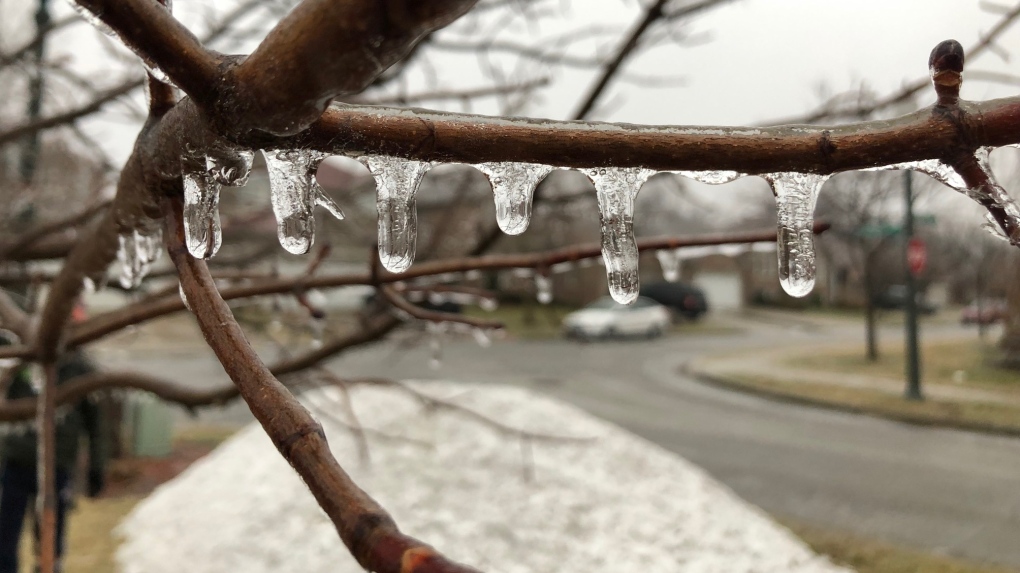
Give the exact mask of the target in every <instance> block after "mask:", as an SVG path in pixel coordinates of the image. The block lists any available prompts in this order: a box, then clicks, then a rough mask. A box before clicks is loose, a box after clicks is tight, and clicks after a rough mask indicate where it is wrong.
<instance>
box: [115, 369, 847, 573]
mask: <svg viewBox="0 0 1020 573" xmlns="http://www.w3.org/2000/svg"><path fill="white" fill-rule="evenodd" d="M413 388H415V389H417V390H418V391H420V392H423V393H427V394H428V395H430V396H435V397H440V398H443V399H444V400H447V401H449V402H453V403H456V404H458V405H462V406H464V407H465V408H468V409H470V410H471V411H473V412H478V413H482V414H484V415H486V416H488V417H491V418H493V419H496V420H499V421H500V422H501V423H503V424H506V425H508V426H511V427H513V428H519V429H524V430H527V431H529V432H536V433H542V434H550V435H556V436H574V437H583V438H589V437H590V438H594V439H593V440H590V441H580V442H577V441H572V442H567V441H558V442H549V441H544V440H539V439H522V438H521V437H520V436H516V435H510V434H507V433H501V432H499V431H498V430H497V429H495V428H494V427H492V426H489V425H486V424H483V423H482V422H480V421H479V420H477V419H475V418H473V417H472V416H471V415H468V414H465V413H464V412H460V411H457V410H448V409H440V410H438V411H431V412H430V411H426V410H425V409H424V408H423V406H422V402H421V401H419V400H418V399H416V398H415V397H413V396H412V395H410V394H409V393H408V392H406V391H404V390H401V389H399V388H392V387H391V388H379V387H358V388H355V389H353V390H352V391H351V392H350V396H351V402H352V405H353V408H354V411H355V413H356V414H357V416H358V418H359V419H360V420H362V421H363V423H364V425H365V427H366V428H371V431H370V432H369V433H368V441H369V444H370V449H369V455H370V457H371V461H370V462H369V463H364V462H362V461H360V457H359V450H358V442H357V441H356V440H355V439H354V438H353V437H352V435H351V433H350V432H349V431H348V430H347V429H345V428H344V426H343V425H342V424H341V423H338V422H337V421H331V420H330V418H332V419H333V420H344V421H349V419H345V418H344V416H342V415H341V414H339V413H342V412H345V411H346V409H345V408H344V407H343V402H342V400H343V399H344V398H343V396H342V395H340V394H339V393H337V394H335V395H333V394H330V391H331V390H326V391H316V392H315V393H311V394H307V395H306V396H305V402H306V404H309V405H310V407H311V409H312V411H313V413H321V412H323V411H324V409H325V408H329V412H330V414H329V416H330V417H324V418H323V419H322V423H323V426H324V428H325V430H326V433H327V435H328V437H329V443H330V446H331V448H332V449H333V452H334V454H335V455H336V456H337V458H338V459H339V460H340V463H341V464H342V465H344V466H345V467H346V468H347V469H348V470H349V471H350V472H351V474H352V475H353V477H354V479H355V480H356V481H357V482H358V483H359V484H361V486H362V487H364V488H365V489H366V490H367V491H368V492H369V493H370V494H371V495H373V496H374V497H375V498H376V499H377V500H379V501H380V502H381V503H382V505H383V506H384V507H386V508H387V509H388V510H389V511H390V512H391V513H392V514H393V516H394V517H395V519H396V520H397V523H398V524H399V525H400V526H401V528H402V529H403V530H404V531H405V532H407V533H409V534H410V535H413V536H416V537H418V538H420V539H422V540H425V541H426V542H428V543H431V544H432V545H434V546H435V547H437V548H438V549H439V550H440V551H442V552H444V553H445V554H446V555H448V556H449V557H451V558H452V559H455V560H458V561H461V562H463V563H466V564H470V565H473V566H476V567H478V568H480V569H481V570H483V571H488V572H494V571H501V572H508V573H509V572H521V573H524V572H527V573H539V572H545V571H559V572H568V571H579V572H580V571H584V572H585V573H593V572H599V571H605V572H612V573H619V572H632V571H696V572H708V571H718V572H721V573H722V572H724V573H738V572H741V571H755V572H769V571H775V572H777V573H778V572H782V573H797V572H819V573H825V572H837V571H843V570H842V569H840V568H838V567H835V566H833V565H832V564H831V563H829V562H828V561H827V560H825V559H824V558H822V557H819V556H817V555H815V554H813V553H812V552H811V551H810V549H808V548H807V547H806V546H805V545H804V544H803V543H802V542H801V541H800V540H798V539H797V538H796V537H794V536H793V535H792V534H791V533H789V532H788V531H786V530H785V529H783V528H782V527H780V526H778V525H776V524H775V523H774V522H772V521H771V520H770V519H769V518H768V517H767V516H765V515H764V514H763V513H762V512H761V511H760V510H758V509H757V508H755V507H753V506H751V505H749V504H748V503H746V502H744V501H742V500H741V499H739V498H737V497H736V496H735V495H734V494H733V493H732V492H730V491H729V490H728V489H726V488H725V487H723V486H722V485H720V484H718V483H717V482H715V481H714V480H713V479H712V478H711V477H709V476H708V475H707V474H706V473H705V472H704V471H702V470H701V469H700V468H698V467H696V466H694V465H692V464H690V463H689V462H687V461H685V460H683V459H681V458H678V457H677V456H675V455H673V454H671V453H669V452H666V451H664V450H662V449H660V448H659V447H657V446H655V445H653V444H650V443H649V442H647V441H644V440H642V439H640V438H637V437H635V436H633V435H631V434H629V433H626V432H624V431H622V430H620V429H619V428H617V427H615V426H612V425H609V424H607V423H605V422H602V421H600V420H598V419H595V418H593V417H591V416H589V415H587V414H585V413H583V412H580V411H579V410H577V409H575V408H573V407H570V406H567V405H564V404H562V403H560V402H557V401H554V400H552V399H549V398H546V397H543V396H541V395H538V394H535V393H532V392H529V391H527V390H523V389H518V388H508V387H499V386H481V385H477V386H466V385H460V384H451V383H442V384H440V383H428V384H416V385H414V386H413ZM333 413H337V414H333ZM528 475H530V479H529V478H527V477H526V476H528ZM121 533H122V534H123V535H124V537H125V541H124V544H123V545H122V546H121V548H120V551H119V553H118V558H119V560H120V563H121V565H122V567H123V570H124V571H125V572H126V573H135V572H142V571H144V572H147V573H159V572H162V571H166V572H168V573H170V572H172V573H178V572H180V571H188V572H190V573H203V572H217V573H219V572H222V571H245V572H246V573H261V572H270V571H272V572H274V573H279V572H283V571H300V572H302V573H317V572H323V573H325V572H329V573H336V572H343V571H349V572H352V573H354V572H357V571H361V569H360V567H359V566H358V565H357V563H356V562H355V561H354V560H353V558H351V557H350V555H349V554H348V553H347V551H346V549H344V547H343V546H342V544H341V543H340V542H339V540H338V538H337V536H336V532H335V530H334V529H333V526H332V525H331V524H330V522H329V521H328V520H327V518H326V516H325V515H324V514H323V513H322V511H321V510H320V509H319V508H318V506H317V505H316V504H315V501H314V500H313V498H312V496H311V494H309V493H308V491H307V490H306V489H305V487H304V485H303V484H302V482H301V480H300V479H299V478H298V477H297V475H296V474H295V473H294V471H293V470H292V469H291V468H290V466H288V464H287V462H285V461H284V460H283V459H282V458H280V456H279V455H278V454H277V452H276V451H275V449H274V448H273V446H272V444H271V443H270V441H269V439H268V438H266V437H265V435H264V434H263V432H262V430H261V428H259V427H257V426H252V427H249V428H247V429H245V430H243V431H241V432H240V433H239V434H237V435H236V436H235V437H233V438H232V439H230V440H229V441H227V442H226V443H224V444H223V445H222V446H220V447H219V448H218V449H217V450H216V451H214V452H213V453H211V454H210V455H209V456H207V457H206V458H204V459H202V460H200V461H199V462H197V463H196V464H194V465H193V466H192V467H191V468H189V469H188V470H187V471H186V472H185V473H183V474H182V475H181V476H179V477H178V478H176V479H174V480H173V481H171V482H169V483H167V484H165V485H164V486H162V487H161V488H159V489H158V490H156V491H155V492H154V493H153V494H152V495H151V496H150V497H149V498H147V499H146V500H145V501H143V502H142V503H140V504H139V505H138V507H137V508H136V509H135V510H134V511H133V512H132V514H131V515H130V516H129V517H128V518H127V519H126V520H125V521H124V522H123V523H122V524H121Z"/></svg>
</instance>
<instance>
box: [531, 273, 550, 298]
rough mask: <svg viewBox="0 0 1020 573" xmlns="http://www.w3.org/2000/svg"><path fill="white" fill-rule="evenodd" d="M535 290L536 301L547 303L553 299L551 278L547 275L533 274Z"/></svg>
mask: <svg viewBox="0 0 1020 573" xmlns="http://www.w3.org/2000/svg"><path fill="white" fill-rule="evenodd" d="M535 291H536V293H537V298H538V302H540V303H542V304H549V303H550V302H552V300H553V293H552V279H550V278H549V277H548V276H546V275H543V274H540V273H536V274H535Z"/></svg>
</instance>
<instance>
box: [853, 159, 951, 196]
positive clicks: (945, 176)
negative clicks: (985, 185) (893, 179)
mask: <svg viewBox="0 0 1020 573" xmlns="http://www.w3.org/2000/svg"><path fill="white" fill-rule="evenodd" d="M894 169H909V170H912V171H917V172H920V173H924V174H925V175H927V176H929V177H931V178H932V179H934V180H936V181H938V182H939V183H942V184H943V185H946V186H947V187H951V188H953V189H955V190H957V191H959V192H961V193H965V194H969V193H968V190H967V183H965V182H964V181H963V177H960V174H959V173H957V172H956V170H955V169H953V168H952V167H950V166H949V165H946V164H945V163H943V162H942V161H939V160H938V159H926V160H924V161H911V162H908V163H894V164H892V165H883V166H882V167H873V168H871V169H865V171H889V170H894Z"/></svg>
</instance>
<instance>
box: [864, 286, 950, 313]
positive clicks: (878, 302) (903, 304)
mask: <svg viewBox="0 0 1020 573" xmlns="http://www.w3.org/2000/svg"><path fill="white" fill-rule="evenodd" d="M915 294H916V296H915V297H914V301H915V302H916V304H917V312H919V313H921V314H935V311H937V310H938V307H937V306H935V305H934V304H932V303H930V302H928V301H927V300H925V298H924V295H923V294H922V293H920V292H918V293H915ZM872 302H874V304H875V307H876V308H881V309H885V310H904V309H906V308H907V287H906V285H893V286H891V287H889V288H887V289H885V290H884V291H882V292H880V293H878V294H876V295H875V296H874V298H872Z"/></svg>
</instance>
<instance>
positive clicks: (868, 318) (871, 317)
mask: <svg viewBox="0 0 1020 573" xmlns="http://www.w3.org/2000/svg"><path fill="white" fill-rule="evenodd" d="M864 304H865V307H864V329H865V331H866V332H865V339H866V345H867V357H868V362H878V327H877V325H876V324H875V322H876V320H875V319H876V314H877V309H876V308H875V302H874V301H873V300H872V299H871V293H868V298H867V300H866V301H865V303H864Z"/></svg>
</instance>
